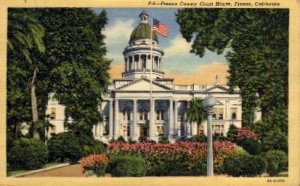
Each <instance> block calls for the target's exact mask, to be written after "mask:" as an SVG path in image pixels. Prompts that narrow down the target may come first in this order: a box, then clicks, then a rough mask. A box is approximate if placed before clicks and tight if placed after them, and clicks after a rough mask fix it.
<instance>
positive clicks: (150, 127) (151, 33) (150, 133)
mask: <svg viewBox="0 0 300 186" xmlns="http://www.w3.org/2000/svg"><path fill="white" fill-rule="evenodd" d="M150 20H151V26H150V28H151V32H150V40H151V49H150V59H151V68H150V119H151V120H150V123H149V125H154V121H153V119H154V117H153V116H154V113H152V111H153V110H155V109H152V108H153V107H154V103H153V97H152V91H153V90H152V89H153V87H152V71H153V17H152V16H150ZM153 128H154V126H149V137H150V139H151V140H152V137H153V131H152V129H153ZM150 129H151V130H150Z"/></svg>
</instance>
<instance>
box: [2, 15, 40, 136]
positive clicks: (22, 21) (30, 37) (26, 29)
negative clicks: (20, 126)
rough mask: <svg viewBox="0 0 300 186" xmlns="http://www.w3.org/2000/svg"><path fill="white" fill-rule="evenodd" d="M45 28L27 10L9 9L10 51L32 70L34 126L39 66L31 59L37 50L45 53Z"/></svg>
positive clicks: (36, 116) (36, 113)
mask: <svg viewBox="0 0 300 186" xmlns="http://www.w3.org/2000/svg"><path fill="white" fill-rule="evenodd" d="M44 34H45V31H44V28H43V26H42V25H41V24H40V23H39V21H38V20H37V19H36V18H34V16H33V15H32V14H31V13H30V12H29V11H28V10H25V9H19V10H18V9H9V11H8V40H7V46H8V51H9V52H12V53H20V54H21V55H23V57H24V59H25V60H26V63H28V66H30V67H31V69H32V71H33V72H32V79H31V83H30V87H31V108H32V122H33V125H34V124H35V123H37V122H38V120H39V117H38V108H37V96H36V78H37V73H38V66H37V64H36V63H34V62H33V61H32V59H31V52H32V51H33V50H34V49H36V50H37V52H39V53H44V52H45V45H44V41H43V38H44ZM34 138H35V139H39V138H40V136H39V133H38V132H37V130H36V127H34Z"/></svg>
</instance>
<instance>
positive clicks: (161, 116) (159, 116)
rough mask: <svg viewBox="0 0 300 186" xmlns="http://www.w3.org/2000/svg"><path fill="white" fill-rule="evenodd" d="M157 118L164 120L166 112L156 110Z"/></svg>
mask: <svg viewBox="0 0 300 186" xmlns="http://www.w3.org/2000/svg"><path fill="white" fill-rule="evenodd" d="M156 120H164V112H163V111H156Z"/></svg>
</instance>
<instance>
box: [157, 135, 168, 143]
mask: <svg viewBox="0 0 300 186" xmlns="http://www.w3.org/2000/svg"><path fill="white" fill-rule="evenodd" d="M158 143H162V144H168V143H170V142H169V139H168V137H166V136H164V135H161V136H159V140H158Z"/></svg>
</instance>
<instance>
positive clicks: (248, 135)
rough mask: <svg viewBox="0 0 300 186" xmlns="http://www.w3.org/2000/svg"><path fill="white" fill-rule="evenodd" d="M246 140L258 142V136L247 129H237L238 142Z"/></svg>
mask: <svg viewBox="0 0 300 186" xmlns="http://www.w3.org/2000/svg"><path fill="white" fill-rule="evenodd" d="M244 139H253V140H258V134H256V133H255V132H254V131H252V130H251V129H249V128H246V127H243V128H239V129H237V134H236V140H237V141H242V140H244Z"/></svg>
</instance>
